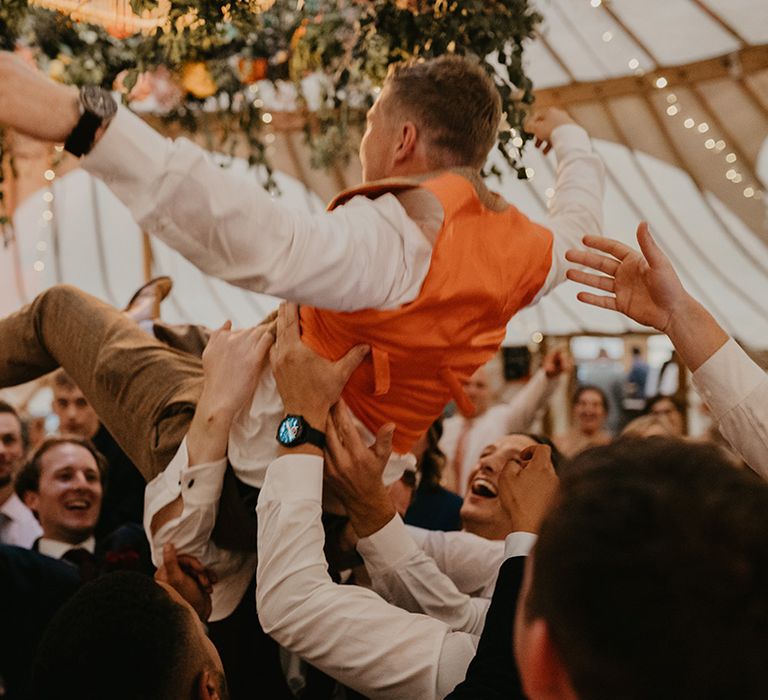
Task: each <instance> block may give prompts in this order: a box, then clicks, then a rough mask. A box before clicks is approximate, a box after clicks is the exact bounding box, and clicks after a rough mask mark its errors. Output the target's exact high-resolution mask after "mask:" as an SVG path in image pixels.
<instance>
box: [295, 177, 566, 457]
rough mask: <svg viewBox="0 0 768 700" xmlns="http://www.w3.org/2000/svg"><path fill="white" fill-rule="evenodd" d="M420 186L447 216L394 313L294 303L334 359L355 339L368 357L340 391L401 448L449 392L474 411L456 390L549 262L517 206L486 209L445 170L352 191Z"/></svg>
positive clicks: (547, 241)
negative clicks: (390, 428)
mask: <svg viewBox="0 0 768 700" xmlns="http://www.w3.org/2000/svg"><path fill="white" fill-rule="evenodd" d="M415 186H419V187H423V188H425V189H426V190H428V191H429V192H431V193H433V194H434V195H435V196H436V197H437V198H438V200H439V201H440V203H441V204H442V207H443V211H444V213H445V216H444V220H443V226H442V228H441V229H440V231H439V233H438V235H437V238H436V239H435V244H434V248H433V251H432V259H431V262H430V266H429V270H428V272H427V276H426V278H425V280H424V283H423V285H422V287H421V291H420V292H419V295H418V297H417V298H416V299H415V300H414V301H412V302H410V303H408V304H405V305H403V306H401V307H400V308H398V309H392V310H387V311H379V310H375V309H366V310H363V311H353V312H337V311H327V310H323V309H318V308H315V307H309V306H302V307H301V327H302V338H303V340H304V342H305V343H306V344H307V345H309V346H310V347H311V348H312V349H313V350H315V352H318V353H319V354H321V355H323V356H324V357H327V358H330V359H333V360H337V359H338V358H340V357H342V356H343V355H344V354H345V353H346V352H348V351H349V349H350V348H352V347H353V346H355V345H358V344H361V343H364V344H367V345H370V346H371V353H370V354H369V355H368V356H367V357H366V359H365V360H364V361H363V363H362V364H361V365H360V366H359V367H358V368H357V370H356V371H355V372H354V373H353V374H352V377H351V378H350V380H349V383H348V384H347V386H346V388H345V389H344V393H343V397H344V400H345V401H346V402H347V404H348V405H349V407H350V409H351V410H352V412H353V413H354V414H355V415H356V416H357V417H358V418H359V419H360V420H361V421H362V422H363V424H364V425H365V426H366V428H368V430H370V431H371V432H372V433H376V432H377V431H378V429H379V428H380V427H381V426H382V425H384V424H385V423H389V422H392V423H395V424H396V425H397V429H396V431H395V436H394V449H395V450H396V451H397V452H400V453H401V454H404V453H406V452H408V451H409V450H410V449H411V447H412V446H413V445H414V443H415V442H416V441H417V440H418V439H419V437H420V436H421V435H422V434H423V433H424V432H426V430H427V429H428V428H429V426H430V425H431V424H432V422H433V421H434V420H435V419H436V418H437V417H438V416H440V414H441V413H442V411H443V409H444V407H445V405H446V404H447V403H448V401H450V400H451V398H453V399H454V400H456V403H457V405H458V407H459V409H460V410H461V411H462V412H463V413H465V414H466V415H471V414H472V413H473V412H474V409H473V407H472V404H471V402H470V401H469V400H468V399H467V397H466V395H465V394H464V391H463V389H462V386H463V384H464V383H465V382H466V381H467V380H468V379H469V378H470V377H471V376H472V374H473V373H474V372H475V370H476V369H477V368H478V367H481V366H482V365H484V364H485V363H486V362H488V361H489V360H490V359H491V358H492V357H493V355H494V354H495V353H496V351H497V350H498V349H499V346H500V345H501V342H502V340H503V339H504V336H505V332H506V326H507V323H508V322H509V320H510V318H512V316H513V315H514V314H515V313H516V312H517V311H518V310H520V309H521V308H523V307H524V306H526V305H527V304H529V303H530V302H531V301H532V300H533V298H534V297H535V296H536V293H537V292H538V291H539V290H540V289H541V287H542V285H543V284H544V281H545V279H546V277H547V273H548V272H549V269H550V267H551V263H552V233H551V232H550V231H549V230H547V229H546V228H544V227H542V226H539V225H537V224H534V223H532V222H531V221H530V220H529V219H528V218H527V217H526V216H524V215H523V214H522V213H521V212H519V211H518V210H517V209H516V208H515V207H513V206H511V205H507V206H505V207H503V208H501V211H495V210H492V209H490V208H488V207H487V206H486V205H485V204H484V203H483V201H482V200H481V197H480V195H479V194H478V192H477V190H476V188H475V186H474V185H473V184H472V183H471V182H470V181H469V180H468V179H467V178H465V177H463V176H461V175H458V174H456V173H453V172H446V173H443V174H440V175H437V176H436V177H434V178H432V179H428V180H426V181H424V182H422V183H420V184H419V185H415V184H408V185H402V184H400V185H398V184H392V185H391V186H389V185H383V186H382V185H378V186H377V185H376V184H373V185H367V186H365V185H364V186H362V187H360V188H357V189H355V190H351V191H348V192H345V193H343V194H342V195H340V196H339V197H337V198H336V200H334V202H332V203H331V205H330V206H329V209H332V208H333V207H334V206H336V205H338V204H339V203H341V202H343V201H346V200H347V199H350V198H351V197H352V196H354V195H356V194H364V195H367V196H369V197H372V198H375V197H376V196H379V195H381V194H384V193H385V192H394V191H398V190H399V191H402V190H403V189H407V188H408V187H415Z"/></svg>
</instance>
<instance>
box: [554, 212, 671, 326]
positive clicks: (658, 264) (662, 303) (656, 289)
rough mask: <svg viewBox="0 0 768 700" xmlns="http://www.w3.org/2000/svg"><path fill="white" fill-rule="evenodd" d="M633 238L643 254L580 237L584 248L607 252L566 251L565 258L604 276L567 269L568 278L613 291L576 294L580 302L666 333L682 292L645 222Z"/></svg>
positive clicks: (606, 241) (602, 240)
mask: <svg viewBox="0 0 768 700" xmlns="http://www.w3.org/2000/svg"><path fill="white" fill-rule="evenodd" d="M637 240H638V243H639V244H640V248H641V250H642V253H640V252H638V251H636V250H633V249H632V248H630V247H629V246H627V245H624V244H623V243H620V242H619V241H616V240H613V239H610V238H600V237H594V236H587V237H586V238H585V239H584V244H585V246H586V247H587V248H592V249H594V250H599V251H602V252H603V253H607V254H608V255H601V254H598V253H593V252H592V251H590V250H583V249H574V250H569V251H568V253H567V254H566V259H567V260H569V261H570V262H573V263H576V264H578V265H583V266H585V267H588V268H591V269H593V270H596V271H597V272H600V273H603V274H599V275H598V274H594V273H591V272H585V271H583V270H577V269H570V270H568V273H567V276H568V279H570V280H573V281H574V282H578V283H580V284H585V285H587V286H589V287H593V288H595V289H599V290H601V291H604V292H608V293H609V294H611V295H612V296H605V295H599V294H594V293H591V292H580V293H579V294H578V297H577V298H578V299H579V301H582V302H584V303H586V304H591V305H592V306H598V307H600V308H604V309H612V310H614V311H619V312H621V313H623V314H624V315H625V316H628V317H629V318H631V319H633V320H634V321H637V322H638V323H641V324H643V325H646V326H652V327H654V328H656V329H657V330H659V331H662V332H666V330H667V328H668V327H669V324H670V321H671V319H672V316H673V314H674V311H675V308H676V307H677V306H678V305H679V304H680V303H681V302H682V301H683V300H684V299H685V297H686V291H685V289H684V288H683V285H682V284H681V282H680V279H679V278H678V276H677V273H676V272H675V270H674V268H673V267H672V264H671V263H670V262H669V260H668V259H667V257H666V256H665V255H664V253H662V251H661V249H660V248H659V247H658V246H657V245H656V242H655V241H654V240H653V238H652V236H651V234H650V232H649V231H648V226H647V224H646V223H644V222H643V223H641V224H640V226H638V229H637Z"/></svg>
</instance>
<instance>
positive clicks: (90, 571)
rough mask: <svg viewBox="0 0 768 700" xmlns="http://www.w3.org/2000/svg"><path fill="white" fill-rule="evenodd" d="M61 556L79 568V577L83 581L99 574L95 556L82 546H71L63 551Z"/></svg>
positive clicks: (91, 579)
mask: <svg viewBox="0 0 768 700" xmlns="http://www.w3.org/2000/svg"><path fill="white" fill-rule="evenodd" d="M61 558H62V559H63V560H64V561H68V562H69V563H70V564H74V565H75V566H76V567H77V568H78V569H79V570H80V578H81V579H82V581H83V583H87V582H88V581H93V579H95V578H96V577H97V576H98V575H99V567H98V564H97V563H96V557H94V556H93V554H91V553H90V552H89V551H88V550H87V549H84V548H83V547H73V548H72V549H69V550H67V551H66V552H64V554H63V555H62V557H61Z"/></svg>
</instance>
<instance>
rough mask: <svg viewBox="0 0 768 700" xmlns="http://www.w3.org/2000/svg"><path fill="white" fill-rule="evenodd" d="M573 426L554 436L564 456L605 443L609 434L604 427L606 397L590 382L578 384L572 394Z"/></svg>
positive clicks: (606, 405) (606, 413)
mask: <svg viewBox="0 0 768 700" xmlns="http://www.w3.org/2000/svg"><path fill="white" fill-rule="evenodd" d="M572 410H573V427H572V428H571V429H570V430H569V431H567V432H565V433H562V434H561V435H558V436H557V437H555V444H556V445H557V448H558V449H559V450H560V452H562V453H563V455H564V456H566V457H574V456H575V455H577V454H579V452H583V451H584V450H586V449H587V448H589V447H598V446H599V445H607V444H608V443H609V442H610V441H611V434H610V433H609V432H608V431H607V430H606V429H605V421H606V418H607V417H608V398H607V397H606V395H605V392H603V390H602V389H600V388H599V387H596V386H592V385H591V384H585V385H584V386H580V387H579V388H578V389H577V390H576V393H575V394H574V396H573V404H572Z"/></svg>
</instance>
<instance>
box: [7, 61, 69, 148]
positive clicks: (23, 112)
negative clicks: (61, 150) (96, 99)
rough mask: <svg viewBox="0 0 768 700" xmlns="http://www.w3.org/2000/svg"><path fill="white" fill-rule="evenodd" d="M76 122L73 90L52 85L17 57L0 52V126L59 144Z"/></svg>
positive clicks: (55, 84)
mask: <svg viewBox="0 0 768 700" xmlns="http://www.w3.org/2000/svg"><path fill="white" fill-rule="evenodd" d="M79 119H80V103H79V100H78V92H77V88H74V87H71V86H66V85H62V84H60V83H55V82H53V81H52V80H50V79H48V78H46V77H45V76H43V74H42V73H40V72H39V71H37V70H33V69H32V68H31V67H29V66H27V65H26V64H25V63H24V62H23V61H22V60H21V59H20V58H19V57H18V56H14V55H13V54H11V53H8V52H4V51H0V126H8V127H10V128H12V129H14V130H16V131H18V132H19V133H21V134H25V135H26V136H31V137H32V138H35V139H39V140H41V141H49V142H53V143H62V142H64V141H65V140H66V138H67V136H69V134H70V132H71V131H72V129H74V128H75V125H76V124H77V122H78V120H79Z"/></svg>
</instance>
